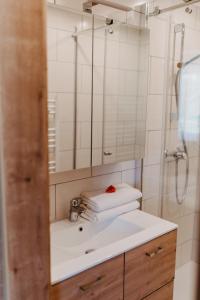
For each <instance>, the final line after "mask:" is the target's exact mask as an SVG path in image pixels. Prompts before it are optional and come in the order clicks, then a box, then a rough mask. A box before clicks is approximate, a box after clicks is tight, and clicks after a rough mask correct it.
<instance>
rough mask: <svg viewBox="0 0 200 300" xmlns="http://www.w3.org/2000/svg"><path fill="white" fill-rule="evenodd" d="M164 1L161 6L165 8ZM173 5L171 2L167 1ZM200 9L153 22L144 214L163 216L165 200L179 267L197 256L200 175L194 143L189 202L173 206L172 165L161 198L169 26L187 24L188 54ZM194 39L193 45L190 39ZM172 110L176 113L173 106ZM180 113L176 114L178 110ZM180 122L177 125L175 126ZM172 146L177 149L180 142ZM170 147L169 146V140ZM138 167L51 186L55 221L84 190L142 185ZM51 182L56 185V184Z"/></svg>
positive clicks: (74, 175)
mask: <svg viewBox="0 0 200 300" xmlns="http://www.w3.org/2000/svg"><path fill="white" fill-rule="evenodd" d="M163 2H164V1H162V3H163ZM167 2H168V3H167V4H169V2H170V1H167ZM173 3H174V1H171V4H173ZM199 14H200V12H199V10H195V9H194V11H193V14H192V15H190V16H189V15H187V14H185V12H184V10H180V11H175V12H174V13H173V16H167V15H162V16H159V17H155V18H150V20H149V28H150V29H151V36H150V57H149V63H150V74H149V96H148V108H147V128H146V141H147V142H146V150H145V160H144V173H143V196H144V197H143V199H144V202H143V209H144V211H147V212H149V213H152V214H155V215H160V205H161V197H163V199H162V200H163V201H164V203H165V205H164V217H165V218H167V219H169V220H172V221H174V222H177V223H178V225H179V227H180V228H179V234H178V248H177V265H178V266H180V265H182V264H184V263H186V262H187V261H189V260H190V259H191V258H193V259H195V258H196V257H197V247H196V245H197V244H199V239H198V233H197V228H198V226H197V224H198V222H199V205H198V203H199V202H198V201H199V197H198V191H197V171H198V167H199V164H198V152H196V151H195V149H198V145H197V144H196V143H195V144H194V145H191V147H190V163H191V169H190V187H189V192H188V195H187V199H186V202H185V204H184V205H183V206H178V205H177V204H176V201H175V189H174V182H175V177H174V174H175V173H174V163H171V165H170V164H168V165H167V168H166V165H165V176H164V179H165V181H164V188H165V189H164V194H163V196H161V195H162V190H161V183H162V174H163V164H162V162H163V160H162V153H163V150H164V138H165V135H166V131H165V116H166V114H167V118H168V120H169V117H170V114H169V104H170V99H173V101H174V97H172V98H170V97H166V93H167V92H168V90H167V82H168V79H169V78H168V77H169V76H168V75H169V73H168V71H169V70H168V65H169V61H170V60H168V53H169V51H168V47H169V46H170V45H169V41H170V38H169V34H170V24H171V23H173V22H175V23H179V22H185V23H186V25H187V29H186V45H187V49H188V50H190V49H191V50H192V49H193V48H194V47H196V46H195V45H193V44H192V43H193V42H194V43H197V41H200V38H199V37H200V31H199V29H200V23H198V22H199V21H198V16H199ZM191 36H192V37H193V39H192V40H191V38H190V37H191ZM169 96H170V95H169ZM171 107H172V110H173V109H175V105H174V103H172V106H171ZM175 113H176V111H175ZM175 123H176V122H175ZM175 123H173V122H172V123H171V124H169V122H168V125H167V126H168V137H170V141H174V140H173V139H174V137H176V133H177V127H176V126H177V125H176V124H175ZM170 144H171V145H174V147H175V146H176V143H175V144H173V142H172V143H170ZM167 145H168V146H169V143H168V139H167ZM139 177H140V168H139V166H137V164H136V163H135V162H133V161H131V162H125V163H119V164H114V165H107V166H103V167H95V168H93V172H92V176H91V174H90V171H89V170H80V171H75V172H69V175H68V176H66V174H65V176H64V177H62V176H60V178H59V179H60V180H57V181H56V183H57V184H52V185H51V186H50V195H51V221H55V220H59V219H62V218H65V217H66V216H67V214H68V211H69V201H70V200H71V198H73V197H74V196H78V195H79V194H80V192H81V191H83V190H92V189H98V188H102V187H106V186H107V185H109V184H111V183H112V184H116V183H119V182H127V183H129V184H132V185H136V184H139V179H140V178H139ZM183 180H184V168H183V169H182V171H181V182H183ZM52 183H53V181H52Z"/></svg>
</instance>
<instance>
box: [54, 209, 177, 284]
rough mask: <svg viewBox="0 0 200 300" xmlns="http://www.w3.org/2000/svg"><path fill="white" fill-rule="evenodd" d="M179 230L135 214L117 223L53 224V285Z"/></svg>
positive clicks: (147, 215) (136, 212)
mask: <svg viewBox="0 0 200 300" xmlns="http://www.w3.org/2000/svg"><path fill="white" fill-rule="evenodd" d="M176 228H177V225H176V224H173V223H170V222H168V221H165V220H163V219H160V218H157V217H154V216H152V215H149V214H146V213H144V212H142V211H139V210H135V211H132V212H129V213H127V214H124V215H121V216H119V217H117V218H116V219H114V220H109V221H104V222H102V223H90V222H88V221H86V220H83V219H81V220H80V221H78V222H77V223H70V222H69V221H68V220H64V221H60V222H56V223H53V224H51V279H52V284H56V283H58V282H60V281H62V280H65V279H67V278H70V277H71V276H74V275H76V274H78V273H80V272H82V271H85V270H86V269H88V268H91V267H94V266H95V265H97V264H100V263H102V262H104V261H106V260H108V259H110V258H112V257H116V256H118V255H120V254H122V253H125V252H127V251H129V250H131V249H134V248H136V247H138V246H141V245H142V244H144V243H146V242H149V241H150V240H153V239H155V238H156V237H159V236H161V235H163V234H165V233H167V232H170V231H172V230H174V229H176Z"/></svg>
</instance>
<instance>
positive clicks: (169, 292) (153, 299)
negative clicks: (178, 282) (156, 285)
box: [143, 281, 174, 300]
mask: <svg viewBox="0 0 200 300" xmlns="http://www.w3.org/2000/svg"><path fill="white" fill-rule="evenodd" d="M173 289H174V282H173V281H172V282H170V283H168V284H167V285H165V286H163V287H162V288H161V289H159V290H158V291H156V292H154V293H153V294H151V295H149V296H147V297H146V298H144V299H143V300H172V299H173Z"/></svg>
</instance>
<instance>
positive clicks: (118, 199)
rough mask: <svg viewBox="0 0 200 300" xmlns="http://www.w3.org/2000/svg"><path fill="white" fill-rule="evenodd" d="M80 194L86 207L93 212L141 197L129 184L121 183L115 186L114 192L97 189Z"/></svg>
mask: <svg viewBox="0 0 200 300" xmlns="http://www.w3.org/2000/svg"><path fill="white" fill-rule="evenodd" d="M81 196H82V198H83V200H84V203H85V204H86V205H87V207H88V208H90V209H91V210H94V211H95V212H101V211H104V210H107V209H111V208H114V207H117V206H120V205H124V204H126V203H128V202H131V201H135V200H138V199H140V198H141V197H142V193H141V192H140V191H139V190H137V189H135V188H133V187H131V186H130V185H128V184H126V183H123V184H119V185H117V186H116V192H114V193H106V192H105V190H98V191H94V192H83V193H82V194H81Z"/></svg>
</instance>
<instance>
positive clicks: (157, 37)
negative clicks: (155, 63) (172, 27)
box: [149, 18, 168, 58]
mask: <svg viewBox="0 0 200 300" xmlns="http://www.w3.org/2000/svg"><path fill="white" fill-rule="evenodd" d="M167 27H168V23H167V21H165V20H161V19H159V18H150V20H149V29H150V55H151V56H157V57H163V58H164V57H165V55H166V50H167V49H166V47H167V39H168V36H167ZM158 45H159V46H158Z"/></svg>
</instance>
